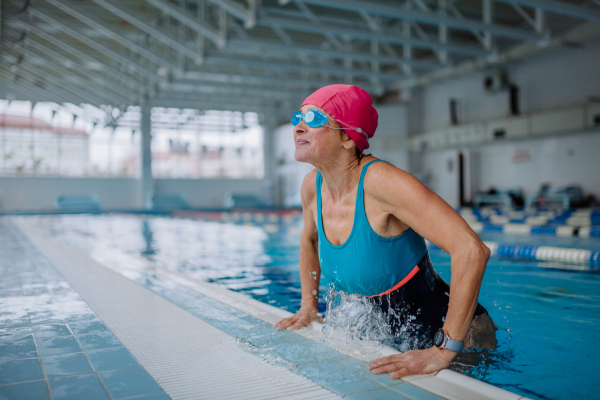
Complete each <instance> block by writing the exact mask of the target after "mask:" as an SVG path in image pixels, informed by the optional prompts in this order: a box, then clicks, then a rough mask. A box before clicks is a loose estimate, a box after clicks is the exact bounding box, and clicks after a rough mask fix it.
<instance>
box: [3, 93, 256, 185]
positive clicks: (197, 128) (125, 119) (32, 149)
mask: <svg viewBox="0 0 600 400" xmlns="http://www.w3.org/2000/svg"><path fill="white" fill-rule="evenodd" d="M140 123H141V109H140V107H138V106H130V107H128V108H127V109H125V110H119V109H117V108H108V107H107V108H103V109H100V108H97V107H94V106H91V105H82V106H75V105H73V104H63V105H58V104H56V103H37V104H35V105H32V104H31V103H30V102H26V101H11V102H9V101H6V100H0V154H1V156H2V159H1V160H0V175H3V176H98V177H138V176H139V175H140V165H141V162H140V156H141V143H140V140H141V131H140V129H141V128H140ZM151 127H152V128H151V132H152V173H153V176H154V177H157V178H213V177H227V178H245V177H247V178H261V177H262V176H263V130H262V127H261V126H260V123H259V116H258V114H256V113H253V112H246V113H242V112H232V111H215V110H204V111H200V110H194V109H179V108H161V107H155V108H153V109H152V110H151Z"/></svg>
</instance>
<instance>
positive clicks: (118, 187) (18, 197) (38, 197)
mask: <svg viewBox="0 0 600 400" xmlns="http://www.w3.org/2000/svg"><path fill="white" fill-rule="evenodd" d="M91 193H96V194H97V195H98V197H99V198H100V204H101V205H102V207H103V208H104V209H118V208H135V207H136V205H137V200H138V199H137V196H138V194H137V193H138V186H137V180H136V179H132V178H106V179H103V178H17V177H15V178H12V177H11V178H6V177H2V178H0V210H2V211H34V210H52V209H55V208H56V207H55V206H54V200H55V199H56V197H57V196H58V195H61V194H91Z"/></svg>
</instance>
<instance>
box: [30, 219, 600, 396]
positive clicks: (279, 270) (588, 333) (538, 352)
mask: <svg viewBox="0 0 600 400" xmlns="http://www.w3.org/2000/svg"><path fill="white" fill-rule="evenodd" d="M23 218H26V220H27V221H29V222H32V223H34V224H35V225H37V226H39V227H40V228H44V229H47V230H48V231H50V232H51V233H52V234H53V235H55V236H57V237H59V238H61V239H63V240H66V241H68V242H70V243H72V244H75V245H77V246H78V247H80V248H83V249H84V250H86V251H87V252H89V253H90V254H92V255H93V251H94V248H101V249H106V248H107V247H108V248H113V249H115V250H118V251H121V252H125V253H128V254H130V255H134V256H137V257H144V258H146V259H148V260H151V261H153V262H155V263H157V264H159V265H161V266H163V267H165V268H168V269H171V270H174V271H177V272H179V273H182V274H185V275H187V276H190V277H192V278H194V279H198V280H203V281H209V282H214V283H217V284H220V285H223V286H225V287H227V288H229V289H232V290H236V291H240V292H244V293H247V294H249V295H251V296H252V297H254V298H255V299H257V300H260V301H263V302H265V303H269V304H272V305H275V306H277V307H280V308H283V309H286V310H288V311H291V312H294V311H296V310H297V309H298V307H299V304H300V294H301V292H300V276H299V273H298V255H299V236H297V235H295V234H285V233H283V234H282V233H276V234H271V233H267V232H265V231H264V230H263V229H262V228H261V227H259V226H242V225H232V224H222V223H216V222H200V221H195V220H188V219H171V218H165V217H146V216H132V215H118V214H115V215H97V216H91V215H62V216H38V217H23ZM511 240H518V238H517V239H515V238H514V237H513V238H512V239H511ZM527 240H528V241H529V242H531V241H532V240H534V239H532V238H531V237H528V238H527ZM506 241H507V240H504V242H506ZM571 243H572V241H571V242H570V243H569V244H570V245H573V244H571ZM574 244H575V245H577V244H579V246H577V247H581V248H586V246H588V247H589V246H593V244H594V243H593V242H589V241H586V239H580V240H579V242H578V243H574ZM104 257H106V254H104ZM431 259H432V262H433V265H434V267H435V268H436V270H437V271H438V272H439V274H440V275H441V276H442V278H444V279H445V280H447V281H449V280H450V257H449V256H448V255H447V254H445V253H443V252H441V251H439V252H438V251H432V252H431ZM545 265H547V264H544V263H543V262H528V261H513V260H500V259H491V260H490V262H489V263H488V267H487V271H486V274H485V277H484V280H483V285H482V288H481V293H480V297H479V301H480V303H481V304H482V305H483V306H484V307H486V308H487V310H488V311H489V313H490V314H491V316H492V318H493V319H494V321H495V322H496V323H497V325H498V327H499V331H498V333H497V337H498V341H499V346H498V349H497V350H496V351H494V352H491V353H490V354H488V355H487V357H486V358H485V359H484V360H483V361H482V360H481V354H479V360H478V361H477V362H478V363H479V366H478V367H477V368H475V369H473V368H468V374H469V375H472V376H475V377H476V378H478V379H481V380H485V381H487V382H489V383H491V384H494V385H496V386H499V387H502V388H505V389H507V390H510V391H512V392H515V393H519V394H522V395H524V396H527V397H531V398H536V399H559V398H561V399H562V398H569V399H587V398H597V392H598V390H600V383H598V382H599V380H598V379H597V376H598V373H599V372H600V368H599V367H598V357H599V356H600V351H598V346H597V345H596V344H595V343H596V341H597V339H598V338H599V337H600V313H599V311H600V301H599V300H600V290H599V288H600V276H599V275H598V274H597V273H592V272H584V271H569V270H560V269H556V268H555V267H556V265H554V266H553V267H554V268H545ZM327 289H328V288H327V282H326V281H324V280H323V279H322V280H321V283H320V293H321V295H322V294H324V293H325V292H326V291H327ZM320 297H321V299H320V303H319V306H320V310H321V311H324V310H325V303H324V301H323V299H322V296H320ZM469 356H470V355H469V354H467V355H464V356H463V358H462V360H464V362H465V363H468V359H469ZM459 361H460V360H459Z"/></svg>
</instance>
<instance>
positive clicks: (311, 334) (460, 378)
mask: <svg viewBox="0 0 600 400" xmlns="http://www.w3.org/2000/svg"><path fill="white" fill-rule="evenodd" d="M148 263H149V264H150V262H148ZM152 267H153V269H154V272H155V273H156V274H157V276H159V277H162V278H164V279H168V280H171V281H173V282H175V283H177V284H179V285H181V286H184V287H187V288H188V289H191V290H194V291H196V292H198V293H200V294H202V295H204V296H206V297H210V298H212V299H214V300H217V301H219V302H221V303H223V304H225V305H228V306H230V307H232V308H235V309H237V310H240V311H242V312H245V313H246V314H248V315H251V316H253V317H255V318H258V319H260V320H263V321H265V322H268V323H272V324H274V323H275V322H277V321H279V320H280V319H282V318H286V317H289V316H292V315H293V314H292V313H290V312H289V311H286V310H282V309H280V308H277V307H274V306H272V305H269V304H265V303H263V302H261V301H258V300H255V299H253V298H252V297H250V296H247V295H244V294H241V293H238V292H234V291H232V290H230V289H227V288H224V287H222V286H219V285H217V284H214V283H209V282H201V281H196V280H194V279H191V278H189V277H187V276H185V275H183V274H180V273H177V272H173V271H170V270H167V269H165V268H163V267H160V266H158V265H153V266H152ZM322 326H323V325H322V324H320V323H318V322H312V323H311V326H310V327H307V328H301V329H298V330H295V331H294V332H295V333H297V334H298V335H300V336H302V337H304V338H306V339H310V340H313V341H315V340H318V338H319V336H320V333H321V329H322ZM336 350H337V351H339V352H341V353H344V351H343V350H344V349H343V348H341V349H340V348H336ZM393 354H400V352H399V351H397V350H396V349H393V348H391V347H386V346H382V347H380V348H379V349H378V350H377V351H376V352H375V353H373V358H372V359H373V360H374V359H377V358H380V357H385V356H388V355H393ZM346 355H347V356H349V357H352V355H351V354H346ZM403 380H404V381H405V382H408V383H410V384H412V385H414V386H417V387H420V388H421V389H424V390H427V391H428V392H431V393H433V394H436V395H438V396H440V397H443V398H446V399H450V400H464V399H468V398H472V399H491V400H527V399H528V398H527V397H524V396H521V395H518V394H515V393H512V392H509V391H507V390H504V389H501V388H499V387H496V386H494V385H491V384H489V383H486V382H482V381H479V380H477V379H474V378H471V377H468V376H466V375H463V374H460V373H457V372H454V371H450V370H448V369H444V370H442V371H438V372H436V373H432V374H427V375H412V376H408V377H405V378H403Z"/></svg>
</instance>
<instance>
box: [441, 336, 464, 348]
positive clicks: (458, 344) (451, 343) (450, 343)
mask: <svg viewBox="0 0 600 400" xmlns="http://www.w3.org/2000/svg"><path fill="white" fill-rule="evenodd" d="M444 333H445V332H444ZM444 347H445V348H446V349H448V350H452V351H455V352H457V353H460V351H461V350H462V348H463V342H459V341H458V340H452V339H450V337H449V336H448V335H447V334H446V343H444Z"/></svg>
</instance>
